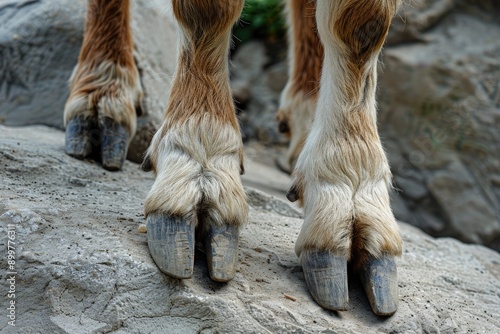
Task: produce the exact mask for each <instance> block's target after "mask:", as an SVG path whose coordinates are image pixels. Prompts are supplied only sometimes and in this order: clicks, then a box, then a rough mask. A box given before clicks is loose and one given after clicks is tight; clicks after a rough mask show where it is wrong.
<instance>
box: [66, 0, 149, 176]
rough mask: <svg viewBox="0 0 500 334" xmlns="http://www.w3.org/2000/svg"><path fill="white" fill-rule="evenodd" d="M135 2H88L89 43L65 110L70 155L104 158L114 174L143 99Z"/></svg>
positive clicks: (74, 75)
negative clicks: (133, 14) (132, 7)
mask: <svg viewBox="0 0 500 334" xmlns="http://www.w3.org/2000/svg"><path fill="white" fill-rule="evenodd" d="M129 2H130V0H89V2H88V10H87V22H86V27H85V37H84V40H83V45H82V49H81V51H80V57H79V59H78V64H77V66H76V67H75V70H74V71H73V75H72V77H71V79H70V82H71V87H70V90H71V94H70V97H69V99H68V101H67V102H66V107H65V109H64V122H65V124H66V153H67V154H69V155H71V156H73V157H75V158H78V159H83V158H85V157H88V156H91V155H93V154H94V155H100V158H101V160H102V165H103V167H104V168H106V169H109V170H118V169H120V168H121V167H122V165H123V162H124V160H125V156H126V154H127V149H128V145H129V142H130V140H131V139H132V137H133V135H134V133H135V128H136V118H137V116H136V110H139V108H138V107H139V102H140V99H141V98H142V88H141V84H140V78H139V73H138V71H137V68H136V65H135V62H134V58H133V43H132V34H131V31H130V22H129V21H130V13H129V11H130V8H129V7H130V3H129Z"/></svg>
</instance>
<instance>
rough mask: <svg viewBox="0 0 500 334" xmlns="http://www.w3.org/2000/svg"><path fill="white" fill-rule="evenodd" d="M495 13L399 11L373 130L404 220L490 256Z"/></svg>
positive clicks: (485, 9) (494, 212)
mask: <svg viewBox="0 0 500 334" xmlns="http://www.w3.org/2000/svg"><path fill="white" fill-rule="evenodd" d="M499 11H500V7H499V3H498V2H497V1H465V0H464V1H452V0H422V1H414V2H412V3H411V4H407V5H405V6H403V7H402V8H401V10H400V16H401V17H404V18H405V19H404V20H401V19H395V21H394V25H393V27H392V30H391V34H390V37H389V41H388V44H389V46H387V47H386V48H385V50H384V56H383V59H382V61H383V64H384V65H383V67H382V73H381V76H380V88H379V111H380V112H379V119H380V124H381V133H382V137H383V140H384V143H385V145H386V147H387V151H388V154H389V159H390V162H391V167H392V171H393V173H394V175H395V183H396V187H397V188H399V189H401V190H402V192H401V195H402V196H403V198H404V199H405V201H406V202H407V204H408V205H407V206H408V207H409V208H411V209H412V216H413V219H412V220H411V221H410V222H411V223H412V224H414V225H416V226H418V227H420V228H423V229H424V230H425V231H426V232H429V233H432V234H433V235H436V236H454V237H456V238H459V239H461V240H463V241H466V242H477V243H482V244H485V245H488V246H489V247H492V248H494V249H497V250H500V222H499V220H498V218H497V217H498V216H500V191H499V188H498V185H496V184H495V183H494V182H493V180H494V179H495V178H496V177H498V175H500V160H499V159H500V158H499V157H500V145H499V144H498V143H500V134H499V132H498V122H499V121H500V95H499V94H498V92H499V91H498V87H499V78H500V58H499V57H498V54H499V53H500V41H499V40H498V39H497V38H495V37H494V36H497V35H500V20H499V19H498V15H496V13H498V12H499ZM428 220H430V221H428ZM436 220H440V221H441V222H442V223H439V224H436V223H437V221H436ZM439 225H442V226H439Z"/></svg>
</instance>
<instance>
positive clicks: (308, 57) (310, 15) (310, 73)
mask: <svg viewBox="0 0 500 334" xmlns="http://www.w3.org/2000/svg"><path fill="white" fill-rule="evenodd" d="M290 11H291V16H292V20H293V22H292V24H293V26H294V27H296V28H295V29H293V36H292V38H293V40H294V43H293V44H294V48H293V53H294V60H295V65H294V68H293V69H292V93H294V94H296V93H299V92H302V93H304V94H305V95H306V96H311V97H313V98H316V97H317V94H318V88H319V78H320V76H321V66H322V64H323V52H324V51H323V45H322V44H321V41H320V39H319V36H318V32H317V30H318V29H317V27H316V19H315V12H316V1H311V0H291V1H290Z"/></svg>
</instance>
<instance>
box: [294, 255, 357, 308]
mask: <svg viewBox="0 0 500 334" xmlns="http://www.w3.org/2000/svg"><path fill="white" fill-rule="evenodd" d="M301 262H302V269H303V271H304V276H305V279H306V283H307V287H308V288H309V292H310V293H311V295H312V296H313V298H314V300H315V301H316V302H317V303H318V304H319V305H320V306H321V307H323V308H325V309H328V310H333V311H345V310H347V308H348V306H349V292H348V287H347V259H346V258H344V257H340V256H337V255H335V254H334V253H332V252H329V251H304V252H303V253H302V255H301Z"/></svg>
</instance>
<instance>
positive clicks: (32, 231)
mask: <svg viewBox="0 0 500 334" xmlns="http://www.w3.org/2000/svg"><path fill="white" fill-rule="evenodd" d="M63 144H64V134H63V132H61V131H59V130H54V129H48V128H45V127H41V126H38V127H28V128H7V127H4V126H0V166H1V171H0V178H1V182H0V222H1V223H0V247H1V248H2V249H4V250H5V249H6V247H7V235H8V234H7V229H8V228H9V225H13V226H14V228H13V229H12V230H14V231H15V237H16V239H15V242H16V244H15V256H16V262H15V264H13V266H14V267H15V268H13V269H14V270H15V271H16V272H17V275H15V290H16V291H15V295H16V296H15V299H10V298H3V299H2V303H1V305H2V309H3V310H4V314H3V315H2V318H1V320H0V324H1V325H0V333H2V334H3V333H71V334H78V333H182V334H185V333H231V334H233V333H291V332H294V333H338V334H343V333H374V332H377V333H393V334H395V333H498V332H499V331H500V320H499V317H498V315H499V314H500V294H499V291H500V255H499V254H498V253H496V252H494V251H492V250H489V249H487V248H484V247H482V246H468V245H464V244H462V243H460V242H458V241H455V240H452V239H441V240H436V239H433V238H431V237H428V236H426V235H425V234H423V233H422V232H420V231H419V230H417V229H415V228H413V227H410V226H408V225H406V224H403V223H401V227H402V230H403V233H404V240H405V251H404V255H403V257H402V259H401V260H399V261H398V264H399V280H400V283H399V287H400V291H399V294H400V306H399V310H398V312H397V313H396V314H395V315H394V316H393V317H391V318H388V319H383V318H378V317H375V316H374V315H373V314H372V313H371V310H370V306H369V304H368V301H367V300H366V298H365V297H364V295H363V294H362V293H361V286H360V283H359V282H358V281H357V280H356V279H351V280H350V282H349V283H350V287H351V289H350V299H351V302H350V305H351V309H350V310H349V311H347V312H342V313H333V312H327V311H324V310H322V309H321V308H320V307H319V306H317V305H316V304H315V303H314V302H313V301H312V299H311V297H310V296H309V294H308V292H307V290H306V287H305V281H304V278H303V275H302V272H301V269H300V267H299V263H298V260H297V258H296V256H295V255H294V253H293V244H294V240H295V238H296V236H297V234H298V231H299V227H300V224H301V219H300V218H298V216H299V215H298V213H297V211H296V210H295V209H294V208H292V207H290V206H289V205H288V204H287V203H284V202H281V201H279V200H277V199H275V198H273V197H271V196H269V195H266V194H264V193H262V192H260V191H257V190H253V189H248V195H249V202H250V207H251V209H250V220H249V223H248V225H247V226H246V228H245V229H244V230H243V232H242V236H241V245H240V251H239V270H238V273H237V275H236V278H235V279H234V280H233V281H231V282H230V283H228V284H218V283H215V282H212V281H211V280H210V279H208V278H207V268H206V263H205V260H204V256H203V254H201V253H198V254H197V258H196V261H195V272H194V277H193V278H192V279H188V280H183V281H179V280H175V279H171V278H168V277H167V276H165V275H163V274H162V273H161V272H160V271H159V270H158V268H157V267H156V266H155V265H154V263H153V261H152V259H151V258H150V256H149V253H148V249H147V244H146V235H145V234H141V233H139V232H138V227H139V226H140V224H142V223H144V219H143V214H142V209H143V200H144V198H145V196H146V192H147V191H148V189H149V187H150V185H151V184H152V181H153V179H152V176H151V174H146V173H143V172H142V171H140V168H139V166H138V165H136V164H133V163H130V162H127V163H126V164H125V167H124V170H123V171H122V172H117V173H111V172H107V171H104V170H102V169H101V168H100V167H99V166H98V165H96V164H94V163H91V162H88V161H78V160H74V159H72V158H70V157H68V156H66V155H65V154H64V152H63ZM253 165H254V166H255V168H256V169H258V168H259V166H258V165H256V164H253ZM260 177H261V181H262V180H264V179H266V177H269V178H272V176H269V175H267V174H265V173H262V174H261V176H260ZM270 181H272V180H270ZM270 183H271V182H270ZM5 254H6V253H5V252H4V253H3V255H2V256H1V257H0V266H1V268H7V265H8V263H7V257H6V255H5ZM10 276H11V275H9V274H8V273H7V272H6V271H5V270H2V271H1V272H0V278H1V280H2V281H3V282H5V280H6V279H7V278H10ZM2 288H3V289H4V290H3V291H2V295H4V296H6V291H7V289H8V288H9V287H8V286H7V285H6V284H2ZM10 300H14V301H15V302H16V303H15V306H16V319H15V320H16V322H15V324H16V327H15V328H14V327H12V326H10V325H8V324H7V321H8V320H9V319H7V318H6V313H5V309H6V308H7V307H8V304H7V303H8V302H10Z"/></svg>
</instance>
